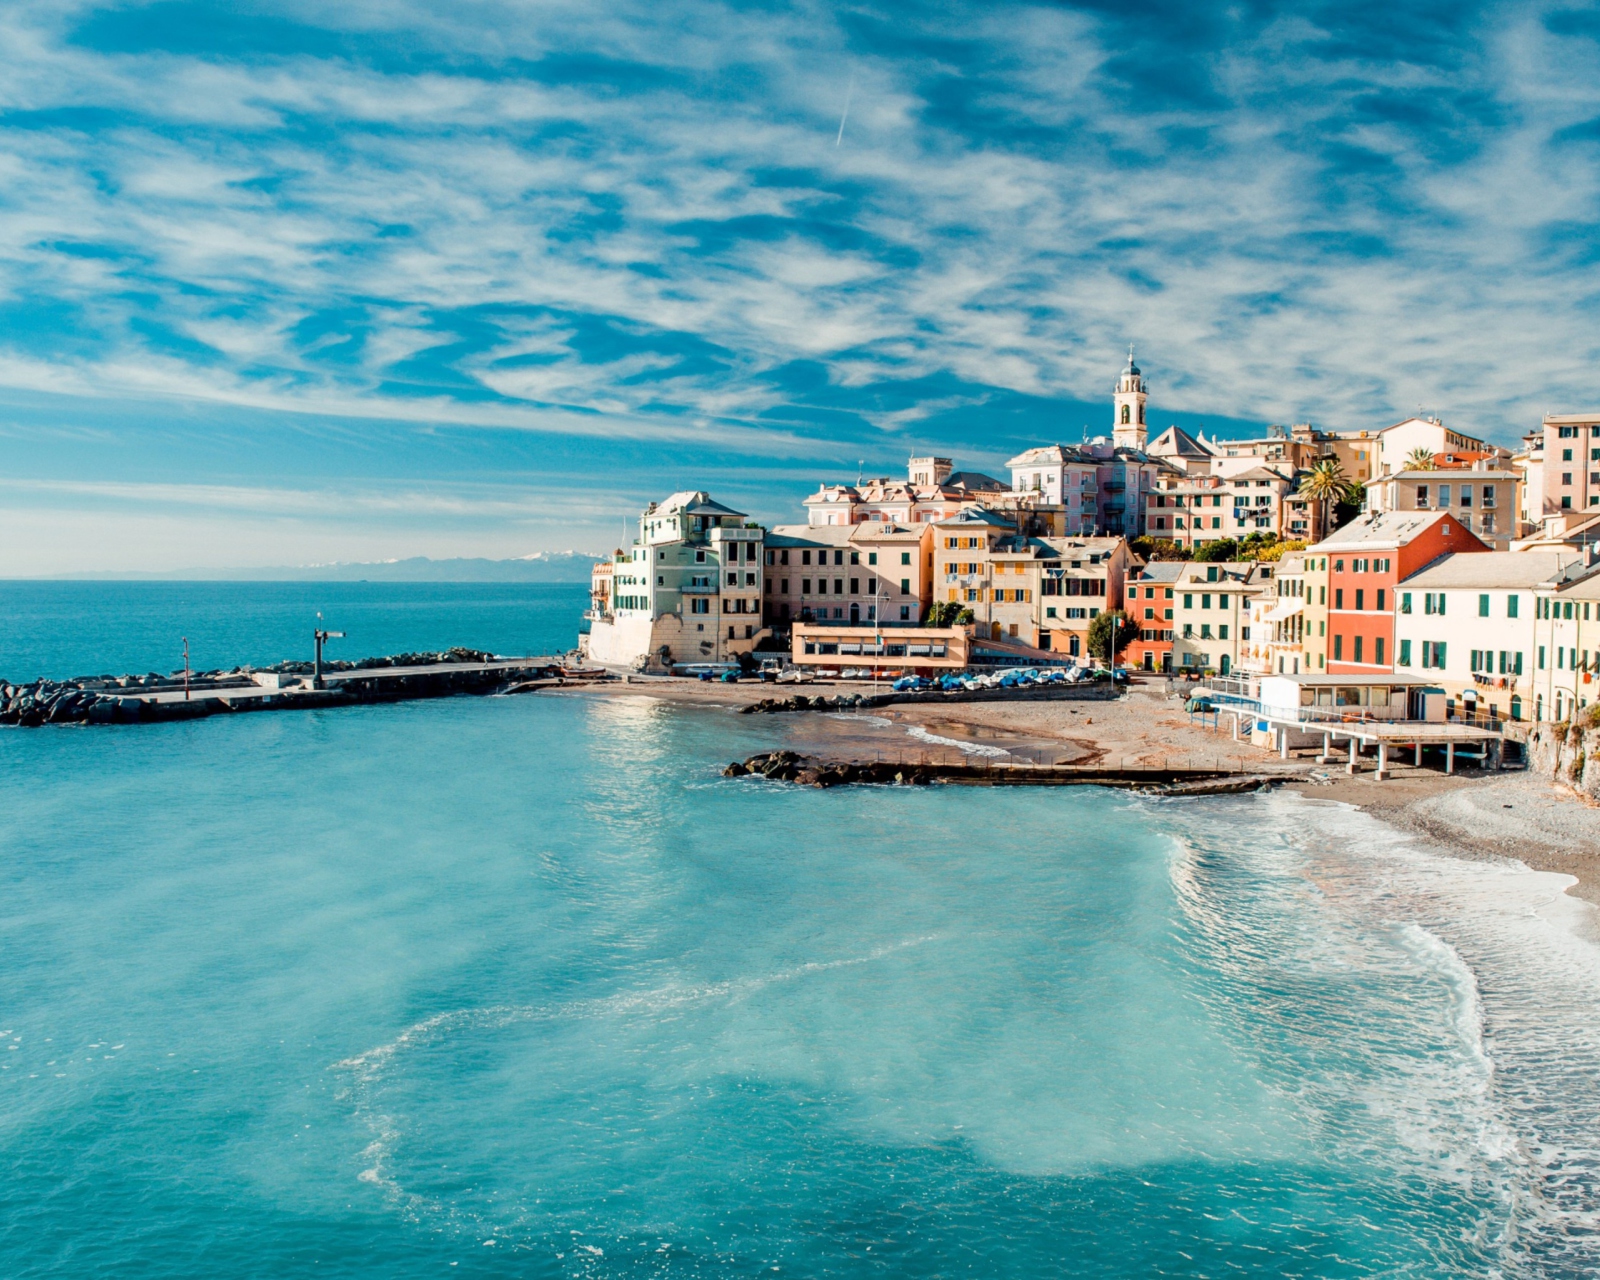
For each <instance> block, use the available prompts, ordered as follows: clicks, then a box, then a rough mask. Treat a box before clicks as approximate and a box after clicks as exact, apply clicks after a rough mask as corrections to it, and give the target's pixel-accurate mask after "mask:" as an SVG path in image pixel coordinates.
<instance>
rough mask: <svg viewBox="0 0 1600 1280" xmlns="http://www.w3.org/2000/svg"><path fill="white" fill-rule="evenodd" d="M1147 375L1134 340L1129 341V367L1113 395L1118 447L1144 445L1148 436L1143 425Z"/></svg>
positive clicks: (1114, 435)
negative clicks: (1136, 359) (1142, 370)
mask: <svg viewBox="0 0 1600 1280" xmlns="http://www.w3.org/2000/svg"><path fill="white" fill-rule="evenodd" d="M1144 402H1145V387H1144V375H1143V374H1141V373H1140V372H1139V366H1138V365H1136V364H1134V362H1133V344H1132V343H1129V344H1128V367H1127V368H1126V369H1124V370H1123V371H1122V376H1121V377H1120V378H1118V379H1117V389H1116V392H1115V393H1114V395H1113V396H1112V412H1113V415H1114V416H1113V418H1112V427H1111V441H1112V443H1113V444H1114V445H1116V447H1117V448H1119V449H1141V450H1142V449H1143V448H1144V447H1145V444H1146V441H1147V439H1148V437H1147V436H1146V433H1145V425H1144Z"/></svg>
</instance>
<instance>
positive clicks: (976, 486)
mask: <svg viewBox="0 0 1600 1280" xmlns="http://www.w3.org/2000/svg"><path fill="white" fill-rule="evenodd" d="M939 488H941V489H966V490H969V491H971V492H974V493H996V492H999V493H1003V492H1005V491H1006V490H1007V489H1009V488H1011V486H1010V485H1008V484H1006V483H1005V481H1003V480H996V479H995V478H994V477H993V476H986V475H984V474H983V472H981V471H952V472H951V473H950V474H949V475H947V476H946V477H945V478H944V483H943V484H941V485H939Z"/></svg>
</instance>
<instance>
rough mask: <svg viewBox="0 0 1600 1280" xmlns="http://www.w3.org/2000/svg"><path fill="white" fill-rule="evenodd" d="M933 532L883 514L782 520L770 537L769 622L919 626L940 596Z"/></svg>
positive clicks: (766, 592)
mask: <svg viewBox="0 0 1600 1280" xmlns="http://www.w3.org/2000/svg"><path fill="white" fill-rule="evenodd" d="M933 530H934V526H933V525H931V524H924V525H921V526H908V525H900V524H894V523H891V522H888V521H882V520H869V521H866V522H863V523H861V524H854V525H778V526H776V527H775V528H774V529H773V530H772V531H771V532H770V533H769V534H768V535H767V539H766V555H765V559H766V564H765V568H766V579H765V583H764V586H763V589H762V605H763V616H764V619H765V622H766V624H767V625H768V626H774V627H780V628H784V627H788V626H790V625H792V624H793V623H797V622H806V623H812V622H814V623H824V622H826V623H833V624H837V625H852V626H861V625H867V624H871V625H873V626H894V627H915V626H918V625H920V624H921V622H922V619H923V617H924V615H925V614H926V613H927V608H928V605H929V603H930V602H931V601H932V599H933V594H932V592H933V541H934V533H933Z"/></svg>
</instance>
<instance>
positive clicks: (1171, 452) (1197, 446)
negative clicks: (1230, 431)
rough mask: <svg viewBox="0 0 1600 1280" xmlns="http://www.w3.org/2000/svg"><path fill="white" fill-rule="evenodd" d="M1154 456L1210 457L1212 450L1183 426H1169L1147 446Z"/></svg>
mask: <svg viewBox="0 0 1600 1280" xmlns="http://www.w3.org/2000/svg"><path fill="white" fill-rule="evenodd" d="M1145 452H1146V453H1148V454H1150V455H1151V456H1152V457H1166V458H1172V457H1178V458H1209V457H1212V456H1214V455H1213V452H1212V450H1210V449H1208V448H1206V447H1205V445H1203V444H1201V443H1200V442H1199V441H1198V440H1196V439H1195V438H1194V437H1193V436H1192V435H1190V434H1189V433H1188V432H1187V431H1185V430H1184V429H1183V428H1182V427H1177V426H1173V427H1168V428H1167V429H1166V430H1165V431H1163V432H1162V433H1161V434H1160V435H1158V436H1157V437H1156V438H1155V439H1154V440H1152V441H1150V443H1149V444H1147V445H1146V446H1145Z"/></svg>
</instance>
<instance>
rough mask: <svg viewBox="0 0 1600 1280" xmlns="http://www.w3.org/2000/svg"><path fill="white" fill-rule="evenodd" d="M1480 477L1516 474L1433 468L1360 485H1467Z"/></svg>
mask: <svg viewBox="0 0 1600 1280" xmlns="http://www.w3.org/2000/svg"><path fill="white" fill-rule="evenodd" d="M1480 476H1481V477H1482V478H1483V479H1485V480H1515V479H1516V478H1517V473H1516V472H1515V471H1504V470H1500V469H1498V468H1496V469H1494V470H1479V469H1477V468H1476V467H1453V468H1452V467H1435V468H1432V469H1430V470H1427V471H1411V470H1406V471H1395V472H1392V473H1391V474H1389V475H1386V476H1373V477H1372V479H1370V480H1363V481H1362V484H1363V486H1364V487H1366V488H1368V489H1370V488H1372V487H1373V486H1374V485H1380V484H1388V483H1389V481H1391V480H1430V479H1437V480H1438V481H1439V482H1440V483H1442V484H1455V483H1461V484H1467V483H1470V482H1471V481H1472V480H1474V479H1477V478H1478V477H1480Z"/></svg>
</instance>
